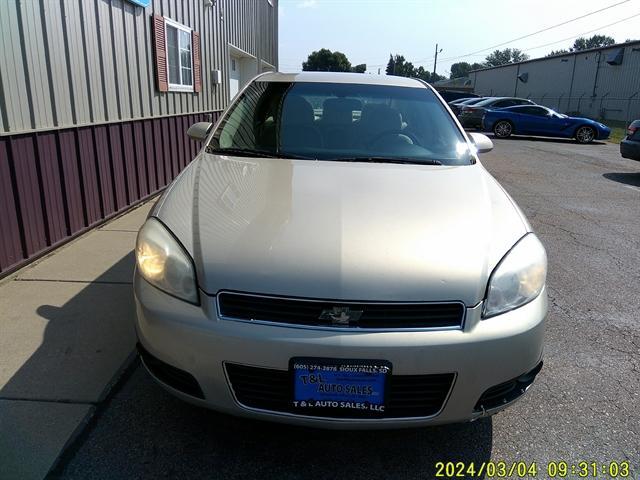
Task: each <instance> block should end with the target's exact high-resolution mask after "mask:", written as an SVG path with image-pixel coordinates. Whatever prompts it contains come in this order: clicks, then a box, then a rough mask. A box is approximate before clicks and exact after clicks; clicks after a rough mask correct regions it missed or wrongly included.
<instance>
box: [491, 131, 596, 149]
mask: <svg viewBox="0 0 640 480" xmlns="http://www.w3.org/2000/svg"><path fill="white" fill-rule="evenodd" d="M489 136H490V138H491V140H499V141H522V140H526V141H528V142H542V143H563V144H567V145H578V146H583V145H582V144H580V143H578V142H576V141H575V140H574V139H573V138H554V137H529V136H525V135H514V136H511V137H509V138H496V136H495V135H493V134H489ZM606 144H607V142H602V141H598V140H595V141H593V142H591V143H588V144H585V145H584V146H594V145H606Z"/></svg>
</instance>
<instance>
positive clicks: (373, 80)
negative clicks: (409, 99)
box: [256, 72, 427, 88]
mask: <svg viewBox="0 0 640 480" xmlns="http://www.w3.org/2000/svg"><path fill="white" fill-rule="evenodd" d="M256 80H258V81H260V82H311V83H352V84H360V85H387V86H394V87H412V88H427V87H426V85H425V84H424V83H423V82H422V81H420V80H418V79H416V78H407V77H396V76H393V75H368V74H366V73H346V72H300V73H280V72H268V73H264V74H262V75H259V76H258V77H257V78H256Z"/></svg>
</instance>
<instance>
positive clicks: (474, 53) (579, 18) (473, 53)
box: [371, 0, 633, 67]
mask: <svg viewBox="0 0 640 480" xmlns="http://www.w3.org/2000/svg"><path fill="white" fill-rule="evenodd" d="M630 1H631V0H623V1H621V2H617V3H614V4H611V5H608V6H606V7H603V8H600V9H598V10H594V11H592V12H589V13H585V14H584V15H580V16H579V17H575V18H572V19H569V20H565V21H564V22H561V23H558V24H555V25H551V26H550V27H546V28H543V29H541V30H537V31H535V32H532V33H528V34H526V35H523V36H521V37H517V38H514V39H512V40H508V41H506V42H502V43H498V44H496V45H492V46H490V47H486V48H483V49H480V50H476V51H475V52H471V53H466V54H464V55H458V56H455V57H447V58H441V59H440V61H441V62H446V61H449V60H458V59H461V58H465V57H472V56H476V55H478V54H480V53H482V52H486V51H487V50H491V49H494V48H498V47H502V46H505V45H508V44H511V43H513V42H517V41H518V40H523V39H525V38H529V37H533V36H534V35H538V34H539V33H543V32H547V31H549V30H552V29H554V28H558V27H561V26H563V25H567V24H569V23H572V22H575V21H578V20H581V19H583V18H586V17H589V16H591V15H595V14H596V13H600V12H603V11H605V10H609V9H610V8H614V7H617V6H619V5H622V4H624V3H629V2H630ZM631 18H633V17H631ZM625 20H626V19H625ZM622 21H624V20H621V21H620V22H622ZM620 22H615V23H613V24H611V25H615V24H616V23H620ZM611 25H605V26H603V27H600V28H598V29H596V30H601V29H602V28H607V27H609V26H611ZM596 30H591V31H589V32H585V33H581V34H580V35H585V34H586V33H591V32H592V31H596ZM580 35H577V36H580ZM571 38H575V37H571ZM563 41H564V40H559V41H558V42H557V43H560V42H563ZM554 43H555V42H554ZM534 48H541V47H534ZM433 59H434V57H429V58H422V59H418V60H415V61H414V62H412V63H414V64H415V65H418V64H421V63H427V62H430V61H432V60H433ZM384 65H386V64H376V65H371V67H378V66H384Z"/></svg>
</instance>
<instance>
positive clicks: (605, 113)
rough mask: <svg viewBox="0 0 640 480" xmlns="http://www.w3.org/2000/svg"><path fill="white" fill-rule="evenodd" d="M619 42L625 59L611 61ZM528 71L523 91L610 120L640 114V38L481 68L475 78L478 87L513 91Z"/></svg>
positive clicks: (519, 88) (566, 108) (520, 91)
mask: <svg viewBox="0 0 640 480" xmlns="http://www.w3.org/2000/svg"><path fill="white" fill-rule="evenodd" d="M619 48H624V58H623V61H622V64H621V65H609V64H608V63H607V57H608V55H609V54H610V53H612V52H614V51H616V50H618V49H619ZM563 60H564V61H563ZM525 72H526V73H528V74H529V78H528V81H527V83H523V82H520V81H518V82H517V91H516V94H517V95H518V96H519V97H526V98H531V99H532V100H534V101H536V102H538V103H541V104H543V105H547V106H549V107H552V108H557V109H558V110H560V111H563V112H580V113H581V114H582V115H586V116H590V117H595V118H603V119H605V120H614V121H628V120H629V119H633V118H638V117H640V43H632V44H628V45H625V46H617V47H612V48H604V49H602V50H599V51H588V52H582V53H577V54H575V55H567V56H562V57H554V58H542V59H539V60H534V61H531V62H525V63H522V64H520V65H508V66H504V67H501V68H494V69H489V70H479V71H477V72H474V73H472V75H471V78H472V79H473V81H474V86H475V92H476V93H480V94H484V95H513V94H514V91H515V90H514V86H515V83H516V82H515V79H516V77H517V75H518V73H520V74H522V73H525Z"/></svg>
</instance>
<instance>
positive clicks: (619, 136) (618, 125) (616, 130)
mask: <svg viewBox="0 0 640 480" xmlns="http://www.w3.org/2000/svg"><path fill="white" fill-rule="evenodd" d="M598 121H599V122H602V123H604V124H605V125H606V126H607V127H609V128H610V129H611V136H610V137H609V141H610V142H611V143H620V142H621V141H622V140H623V139H624V137H625V136H626V135H627V122H621V121H619V120H598Z"/></svg>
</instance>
